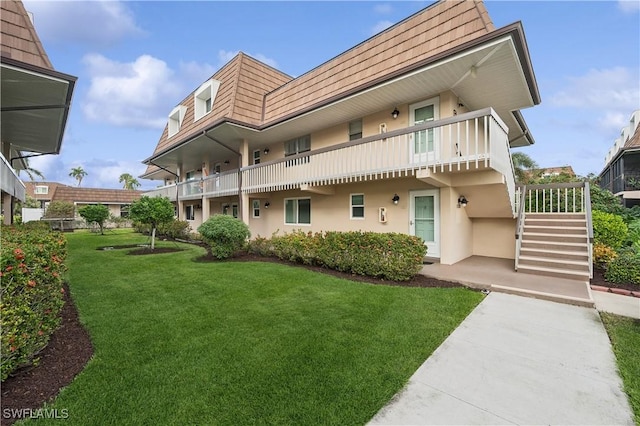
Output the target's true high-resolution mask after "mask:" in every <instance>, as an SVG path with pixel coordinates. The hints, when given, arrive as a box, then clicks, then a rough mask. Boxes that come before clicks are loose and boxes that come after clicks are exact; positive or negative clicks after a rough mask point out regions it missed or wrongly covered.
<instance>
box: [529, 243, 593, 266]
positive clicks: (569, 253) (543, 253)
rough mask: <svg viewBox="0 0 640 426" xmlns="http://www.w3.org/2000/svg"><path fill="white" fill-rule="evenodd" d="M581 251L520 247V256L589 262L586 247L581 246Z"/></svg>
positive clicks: (562, 248)
mask: <svg viewBox="0 0 640 426" xmlns="http://www.w3.org/2000/svg"><path fill="white" fill-rule="evenodd" d="M580 248H583V250H578V247H574V249H573V250H566V249H565V247H562V246H561V247H555V248H554V249H550V248H546V249H545V248H538V247H520V256H532V257H548V258H554V259H566V260H575V261H583V262H588V261H589V253H588V249H587V246H586V245H584V246H581V247H580Z"/></svg>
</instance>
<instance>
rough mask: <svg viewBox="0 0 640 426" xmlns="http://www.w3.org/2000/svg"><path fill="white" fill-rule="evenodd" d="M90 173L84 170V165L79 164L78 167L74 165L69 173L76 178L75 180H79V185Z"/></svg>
mask: <svg viewBox="0 0 640 426" xmlns="http://www.w3.org/2000/svg"><path fill="white" fill-rule="evenodd" d="M87 174H88V173H87V172H85V171H84V169H83V168H82V166H78V167H74V168H73V169H71V173H69V176H71V177H72V178H74V179H75V180H77V181H78V186H80V184H82V179H83V178H84V177H85V176H86V175H87Z"/></svg>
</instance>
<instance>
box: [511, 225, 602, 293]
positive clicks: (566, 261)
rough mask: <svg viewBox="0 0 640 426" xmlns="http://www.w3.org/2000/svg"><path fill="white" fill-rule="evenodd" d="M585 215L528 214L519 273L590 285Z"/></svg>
mask: <svg viewBox="0 0 640 426" xmlns="http://www.w3.org/2000/svg"><path fill="white" fill-rule="evenodd" d="M588 229H589V227H588V219H587V215H586V214H585V213H526V214H524V217H523V225H522V234H521V242H520V251H519V256H518V259H517V271H518V272H524V273H528V274H536V275H544V276H553V277H559V278H565V279H572V280H579V281H582V282H588V281H589V279H590V276H591V265H590V256H589V254H590V242H589V232H588Z"/></svg>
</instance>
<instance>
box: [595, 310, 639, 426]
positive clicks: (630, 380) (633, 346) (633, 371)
mask: <svg viewBox="0 0 640 426" xmlns="http://www.w3.org/2000/svg"><path fill="white" fill-rule="evenodd" d="M600 317H601V318H602V322H603V323H604V326H605V328H606V329H607V333H608V334H609V339H610V340H611V345H612V346H613V353H614V354H615V356H616V360H617V363H618V370H619V371H620V377H622V382H623V383H624V390H625V392H626V393H627V395H628V396H629V403H630V404H631V409H632V410H633V413H634V417H635V422H636V424H638V425H640V360H639V359H638V354H640V320H637V319H633V318H626V317H621V316H618V315H613V314H608V313H605V312H602V313H600Z"/></svg>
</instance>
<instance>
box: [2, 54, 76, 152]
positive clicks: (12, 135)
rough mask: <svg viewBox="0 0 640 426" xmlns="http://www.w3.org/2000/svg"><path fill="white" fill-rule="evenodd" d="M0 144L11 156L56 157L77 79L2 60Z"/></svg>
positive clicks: (7, 59) (8, 59)
mask: <svg viewBox="0 0 640 426" xmlns="http://www.w3.org/2000/svg"><path fill="white" fill-rule="evenodd" d="M1 65H2V69H1V88H0V90H1V91H0V94H1V100H0V109H1V111H2V116H1V120H2V129H1V138H2V142H4V143H8V144H9V145H10V146H11V150H12V155H14V153H17V152H22V151H28V152H34V153H51V154H58V153H59V152H60V148H61V145H62V137H63V135H64V129H65V126H66V122H67V117H68V114H69V108H70V106H71V98H72V95H73V88H74V86H75V82H76V80H77V78H76V77H74V76H71V75H67V74H63V73H59V72H57V71H53V70H49V69H45V68H39V67H36V66H33V65H29V64H25V63H22V62H19V61H15V60H12V59H11V58H6V57H4V56H3V57H2V64H1Z"/></svg>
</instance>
